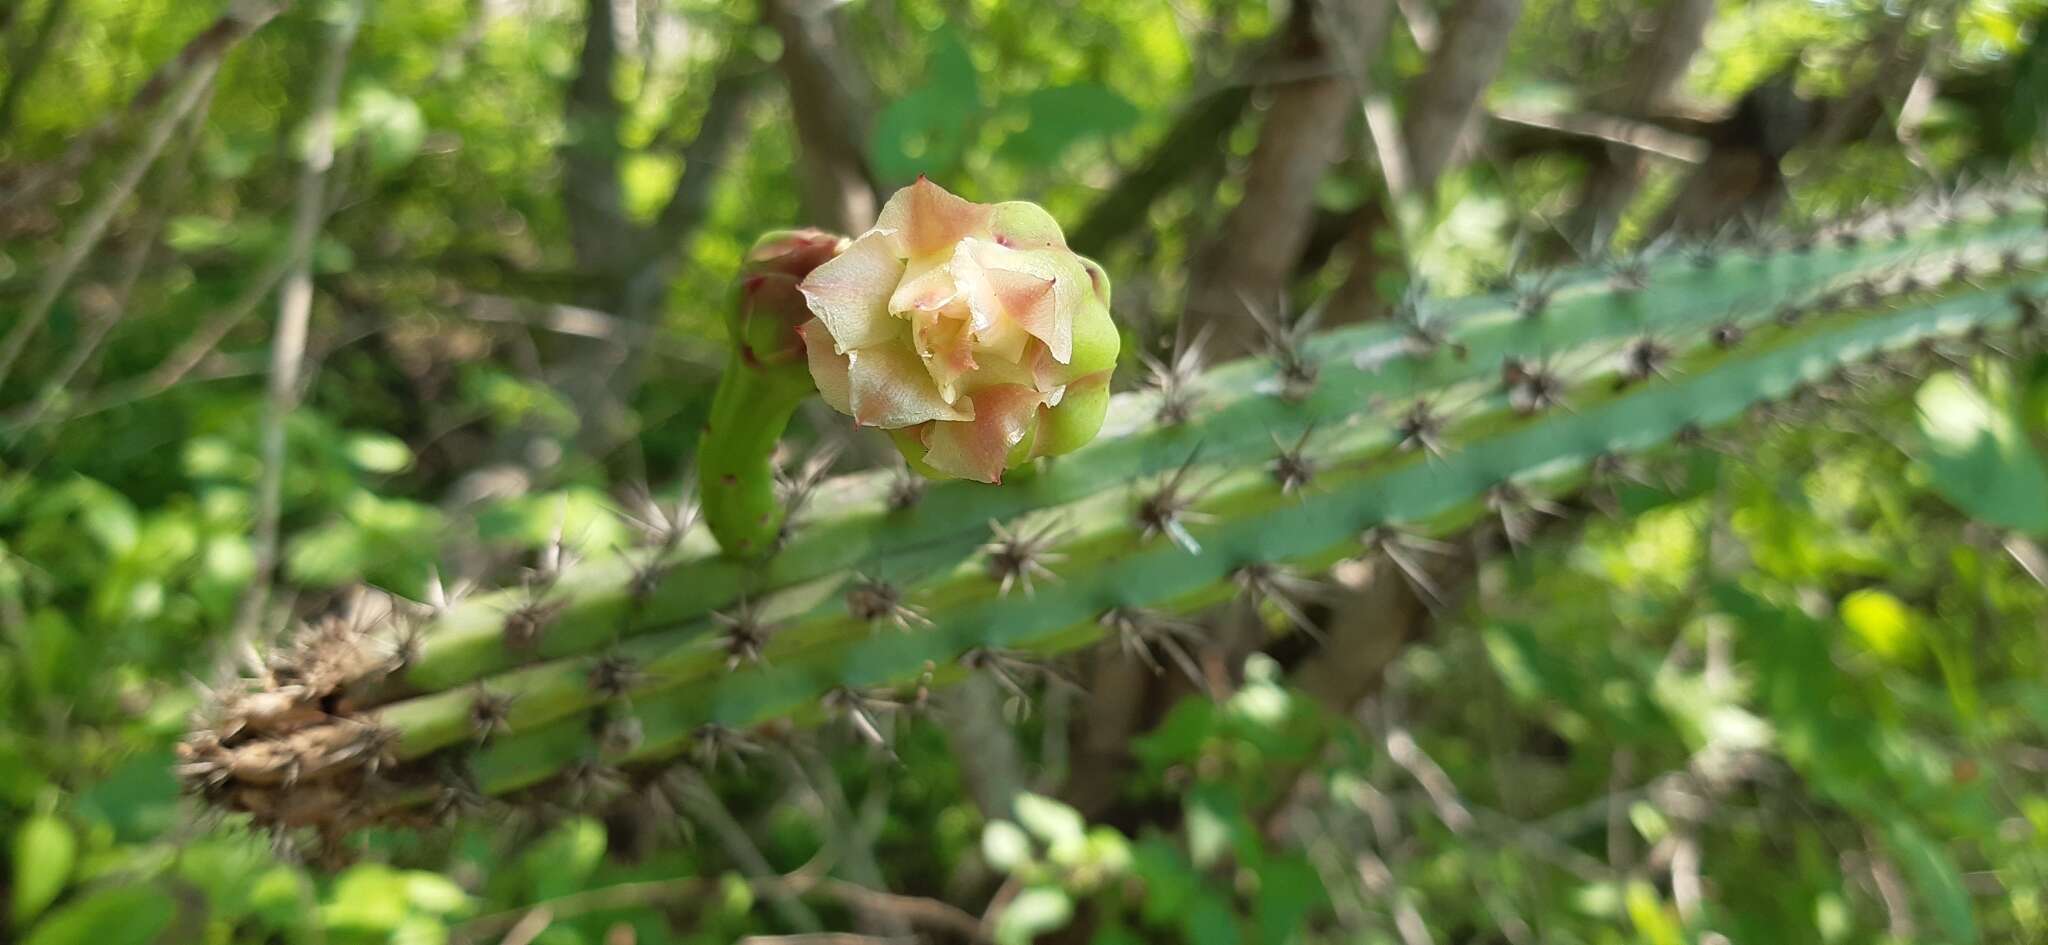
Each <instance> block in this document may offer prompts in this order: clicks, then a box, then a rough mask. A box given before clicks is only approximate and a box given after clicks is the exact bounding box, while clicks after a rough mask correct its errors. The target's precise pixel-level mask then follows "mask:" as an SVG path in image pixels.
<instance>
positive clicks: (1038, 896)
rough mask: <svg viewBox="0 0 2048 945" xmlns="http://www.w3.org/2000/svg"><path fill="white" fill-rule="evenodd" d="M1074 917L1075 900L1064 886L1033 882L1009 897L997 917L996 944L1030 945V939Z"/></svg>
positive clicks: (1056, 927)
mask: <svg viewBox="0 0 2048 945" xmlns="http://www.w3.org/2000/svg"><path fill="white" fill-rule="evenodd" d="M1073 917H1074V900H1073V899H1072V898H1070V897H1068V896H1067V894H1066V891H1065V890H1061V889H1057V888H1054V887H1051V886H1033V887H1031V888H1029V889H1026V890H1024V891H1023V892H1020V893H1018V894H1017V898H1015V899H1012V900H1010V905H1009V908H1006V909H1004V910H1003V914H1002V917H1001V918H999V919H997V920H996V928H995V938H996V945H1031V942H1032V940H1034V939H1036V938H1037V937H1038V936H1040V935H1043V934H1045V933H1047V932H1050V931H1053V930H1054V929H1058V928H1061V927H1063V926H1065V925H1066V924H1067V921H1068V920H1069V919H1072V918H1073Z"/></svg>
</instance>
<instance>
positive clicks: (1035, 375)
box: [800, 177, 1118, 482]
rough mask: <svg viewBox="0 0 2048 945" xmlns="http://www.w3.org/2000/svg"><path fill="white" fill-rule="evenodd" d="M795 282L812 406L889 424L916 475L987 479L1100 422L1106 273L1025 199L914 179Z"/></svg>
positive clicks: (1108, 357)
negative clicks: (972, 196) (989, 198)
mask: <svg viewBox="0 0 2048 945" xmlns="http://www.w3.org/2000/svg"><path fill="white" fill-rule="evenodd" d="M801 290H802V293H803V296H804V300H805V302H806V303H807V304H808V307H809V310H810V312H811V314H812V315H813V316H815V317H813V318H811V319H810V320H809V321H808V322H806V323H805V324H804V325H803V327H802V328H801V329H800V334H801V335H802V337H803V342H804V346H805V348H806V349H807V353H808V358H809V363H810V369H811V377H812V378H813V379H814V380H815V381H816V382H817V385H818V391H819V393H821V394H823V395H824V397H825V402H826V403H828V404H831V405H832V407H833V408H835V409H837V410H839V411H840V412H841V413H845V414H848V415H850V416H852V417H853V418H854V422H855V423H857V424H860V425H863V426H873V427H880V428H882V429H885V430H889V431H891V433H890V436H891V439H892V440H894V441H895V443H896V445H897V448H898V449H900V450H902V451H903V454H904V456H905V458H907V459H908V460H910V463H911V466H912V467H913V468H916V469H919V470H920V471H922V472H925V473H926V474H928V475H934V476H940V477H957V478H962V479H975V480H979V481H982V482H999V481H1001V480H1002V475H1003V471H1004V470H1005V469H1010V468H1014V467H1016V466H1018V465H1021V464H1023V463H1026V462H1029V461H1030V460H1031V459H1033V458H1035V457H1038V456H1050V455H1054V454H1058V453H1065V452H1069V451H1072V450H1075V449H1078V448H1080V447H1081V446H1082V445H1084V444H1086V443H1087V442H1088V441H1089V440H1092V439H1094V438H1095V434H1096V432H1097V431H1098V430H1100V429H1101V427H1102V418H1103V414H1104V413H1105V412H1106V411H1107V409H1108V406H1109V377H1110V372H1111V371H1112V370H1113V369H1114V368H1115V366H1116V355H1117V346H1118V337H1117V331H1116V326H1115V325H1114V324H1112V323H1111V321H1110V317H1109V277H1108V276H1107V275H1106V274H1104V273H1103V271H1102V267H1100V266H1097V265H1096V264H1095V263H1094V262H1092V261H1090V260H1087V259H1083V258H1082V257H1080V256H1078V255H1075V253H1074V252H1073V251H1072V250H1070V249H1068V248H1067V242H1066V237H1065V236H1063V235H1062V234H1061V233H1060V227H1059V224H1058V223H1056V222H1054V221H1053V219H1052V217H1051V216H1050V215H1049V214H1047V213H1046V212H1045V211H1044V210H1043V209H1040V208H1039V207H1038V206H1037V205H1036V204H1032V203H1026V202H1024V201H1009V202H1005V203H997V204H978V203H972V202H970V201H967V200H963V199H961V198H959V197H956V196H954V195H953V194H950V193H948V192H946V190H945V189H943V188H941V187H939V185H937V184H934V183H932V182H931V181H929V180H926V179H924V178H922V177H920V178H918V181H917V183H915V184H912V185H911V186H909V187H906V188H904V189H902V190H899V191H897V192H896V194H895V196H893V197H890V198H889V202H888V204H887V205H885V206H884V207H883V208H882V213H881V216H880V218H879V219H878V220H877V221H876V223H875V227H874V228H873V229H871V230H869V231H867V232H866V233H863V234H861V235H860V237H858V238H857V239H855V240H854V241H853V242H852V243H850V244H848V245H847V246H846V248H845V249H844V250H843V251H841V252H840V253H839V254H838V255H837V256H836V257H834V258H833V259H831V260H830V261H829V262H826V263H824V264H822V265H819V266H818V267H817V268H816V269H815V270H812V271H811V273H810V275H808V276H806V277H805V278H804V280H803V282H802V285H801Z"/></svg>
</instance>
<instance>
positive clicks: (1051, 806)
mask: <svg viewBox="0 0 2048 945" xmlns="http://www.w3.org/2000/svg"><path fill="white" fill-rule="evenodd" d="M1016 805H1017V820H1018V822H1020V823H1022V824H1023V825H1024V829H1026V830H1029V831H1031V832H1032V833H1033V834H1035V835H1036V836H1037V837H1038V839H1040V840H1043V841H1045V843H1046V845H1047V846H1061V845H1072V844H1079V843H1085V842H1086V840H1087V834H1088V823H1087V821H1084V820H1082V819H1081V814H1080V812H1079V811H1076V810H1074V809H1073V808H1071V807H1068V806H1067V805H1065V804H1062V803H1060V802H1058V801H1055V800H1053V799H1052V798H1049V797H1042V796H1040V795H1037V794H1019V795H1017V802H1016Z"/></svg>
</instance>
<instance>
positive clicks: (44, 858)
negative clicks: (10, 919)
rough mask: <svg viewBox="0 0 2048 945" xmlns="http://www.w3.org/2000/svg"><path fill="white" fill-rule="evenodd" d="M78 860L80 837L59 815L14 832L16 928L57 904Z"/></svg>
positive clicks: (29, 822)
mask: <svg viewBox="0 0 2048 945" xmlns="http://www.w3.org/2000/svg"><path fill="white" fill-rule="evenodd" d="M77 860H78V837H77V836H76V835H74V834H73V833H72V832H71V825H70V824H68V823H65V821H64V818H62V817H58V816H57V815H55V814H38V815H36V816H34V817H30V818H29V819H28V820H26V821H24V822H23V823H22V825H21V829H20V830H17V831H15V832H14V925H15V927H16V928H20V927H22V926H25V925H27V924H28V923H29V920H31V919H34V918H35V917H36V916H38V915H41V914H42V912H43V909H45V908H47V907H48V906H49V905H50V903H52V902H55V901H56V900H57V894H58V893H61V892H63V891H64V883H65V882H66V881H67V880H69V879H70V878H71V867H72V864H74V863H75V862H77Z"/></svg>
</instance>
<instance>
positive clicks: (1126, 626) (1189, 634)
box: [1097, 607, 1209, 691]
mask: <svg viewBox="0 0 2048 945" xmlns="http://www.w3.org/2000/svg"><path fill="white" fill-rule="evenodd" d="M1097 622H1098V623H1100V624H1101V625H1102V626H1103V627H1104V628H1106V629H1108V630H1109V632H1110V633H1111V634H1112V635H1113V636H1114V637H1115V638H1116V643H1117V647H1118V648H1119V649H1121V650H1122V651H1123V653H1124V655H1125V656H1128V657H1131V658H1132V659H1135V660H1137V661H1138V662H1140V663H1143V664H1144V665H1145V668H1147V669H1149V670H1151V671H1152V673H1153V674H1154V675H1158V674H1159V673H1162V672H1165V670H1166V667H1165V664H1163V663H1161V662H1160V660H1159V654H1160V653H1164V654H1166V658H1167V660H1168V661H1170V662H1172V663H1173V665H1174V668H1176V669H1178V670H1180V671H1181V673H1182V674H1183V675H1185V676H1187V678H1188V682H1190V683H1193V684H1195V685H1196V686H1199V687H1201V688H1202V689H1203V690H1204V691H1207V690H1208V688H1209V680H1208V678H1207V677H1205V676H1204V675H1203V674H1202V669H1201V666H1200V665H1199V664H1197V663H1196V662H1195V657H1194V654H1193V653H1191V652H1189V649H1188V648H1189V647H1190V646H1195V645H1199V644H1200V641H1201V637H1202V631H1201V628H1199V627H1197V626H1195V625H1194V624H1191V623H1188V622H1187V621H1184V620H1175V619H1173V618H1172V617H1168V616H1166V615H1164V614H1160V613H1157V612H1154V611H1150V610H1145V609H1142V608H1138V607H1117V608H1113V609H1111V610H1109V611H1108V612H1106V613H1104V614H1103V615H1102V617H1101V618H1100V619H1099V620H1098V621H1097Z"/></svg>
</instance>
